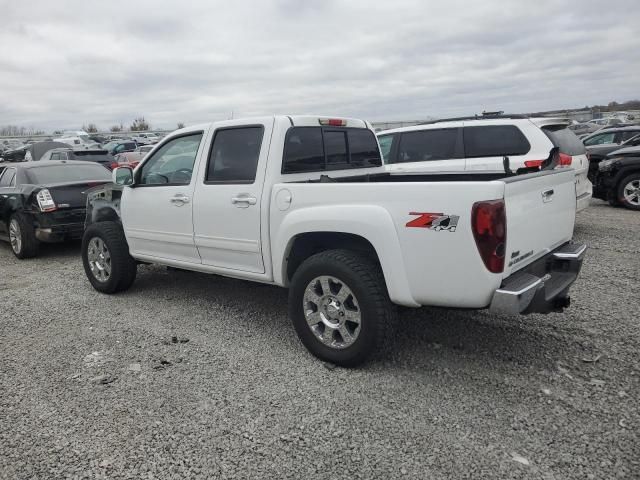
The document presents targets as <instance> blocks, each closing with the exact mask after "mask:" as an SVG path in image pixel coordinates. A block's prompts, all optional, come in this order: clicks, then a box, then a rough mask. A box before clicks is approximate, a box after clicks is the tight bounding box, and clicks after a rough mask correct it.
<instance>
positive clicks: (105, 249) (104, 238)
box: [82, 222, 138, 293]
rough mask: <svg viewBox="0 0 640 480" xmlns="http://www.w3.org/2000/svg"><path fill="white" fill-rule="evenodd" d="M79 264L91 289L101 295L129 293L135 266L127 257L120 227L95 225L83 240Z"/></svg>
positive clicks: (125, 242) (127, 250)
mask: <svg viewBox="0 0 640 480" xmlns="http://www.w3.org/2000/svg"><path fill="white" fill-rule="evenodd" d="M82 263H83V266H84V271H85V273H86V275H87V278H88V279H89V282H91V285H92V286H93V288H95V289H96V290H98V291H99V292H102V293H117V292H122V291H124V290H128V289H129V288H130V287H131V285H132V284H133V282H134V281H135V279H136V273H137V268H138V267H137V263H136V261H135V260H134V259H133V258H132V257H131V255H129V245H128V244H127V240H126V238H125V236H124V231H123V230H122V226H120V224H118V223H116V222H100V223H95V224H93V225H91V226H89V228H87V230H86V231H85V232H84V236H83V237H82Z"/></svg>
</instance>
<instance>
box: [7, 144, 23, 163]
mask: <svg viewBox="0 0 640 480" xmlns="http://www.w3.org/2000/svg"><path fill="white" fill-rule="evenodd" d="M28 149H29V145H22V146H20V147H18V148H14V149H10V150H5V151H4V152H2V158H3V160H4V161H5V162H24V158H25V156H26V155H27V151H28Z"/></svg>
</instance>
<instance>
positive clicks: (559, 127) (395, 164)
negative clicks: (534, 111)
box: [378, 115, 592, 211]
mask: <svg viewBox="0 0 640 480" xmlns="http://www.w3.org/2000/svg"><path fill="white" fill-rule="evenodd" d="M568 126H569V121H567V120H564V119H558V118H526V117H522V116H515V115H513V116H492V117H485V118H483V117H469V118H456V119H449V120H438V121H435V122H429V123H426V124H422V125H415V126H413V127H403V128H397V129H394V130H386V131H383V132H379V133H378V141H379V142H380V148H381V149H382V154H383V156H384V161H385V165H386V168H387V170H388V171H390V172H416V173H417V172H462V171H467V172H468V171H474V170H477V171H482V172H504V157H505V156H506V157H508V158H509V166H510V168H511V170H512V171H514V172H515V171H516V170H518V169H519V168H524V167H536V166H540V165H541V164H542V162H543V161H544V160H545V159H547V158H548V157H549V154H550V152H551V150H552V149H553V148H554V147H558V148H559V150H560V160H559V165H558V166H559V168H562V167H572V168H574V169H575V170H576V196H577V210H578V211H580V210H583V209H585V208H586V207H588V206H589V201H590V199H591V193H592V185H591V182H590V181H589V180H588V178H587V173H588V171H589V161H588V159H587V155H586V150H585V148H584V145H583V144H582V142H581V141H580V140H579V139H578V137H576V135H575V134H574V133H573V132H572V131H571V130H570V129H569V128H568Z"/></svg>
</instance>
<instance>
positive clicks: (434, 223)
mask: <svg viewBox="0 0 640 480" xmlns="http://www.w3.org/2000/svg"><path fill="white" fill-rule="evenodd" d="M409 215H418V218H414V219H413V220H411V221H409V222H407V225H406V226H407V227H410V228H428V229H429V230H435V231H436V232H439V231H440V230H446V231H448V232H455V231H456V227H457V226H458V220H459V219H460V217H459V216H458V215H445V214H444V213H421V212H410V213H409Z"/></svg>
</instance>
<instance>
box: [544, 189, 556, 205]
mask: <svg viewBox="0 0 640 480" xmlns="http://www.w3.org/2000/svg"><path fill="white" fill-rule="evenodd" d="M553 194H554V191H553V189H551V190H545V191H544V192H542V201H543V202H544V203H547V202H550V201H552V200H553Z"/></svg>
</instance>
